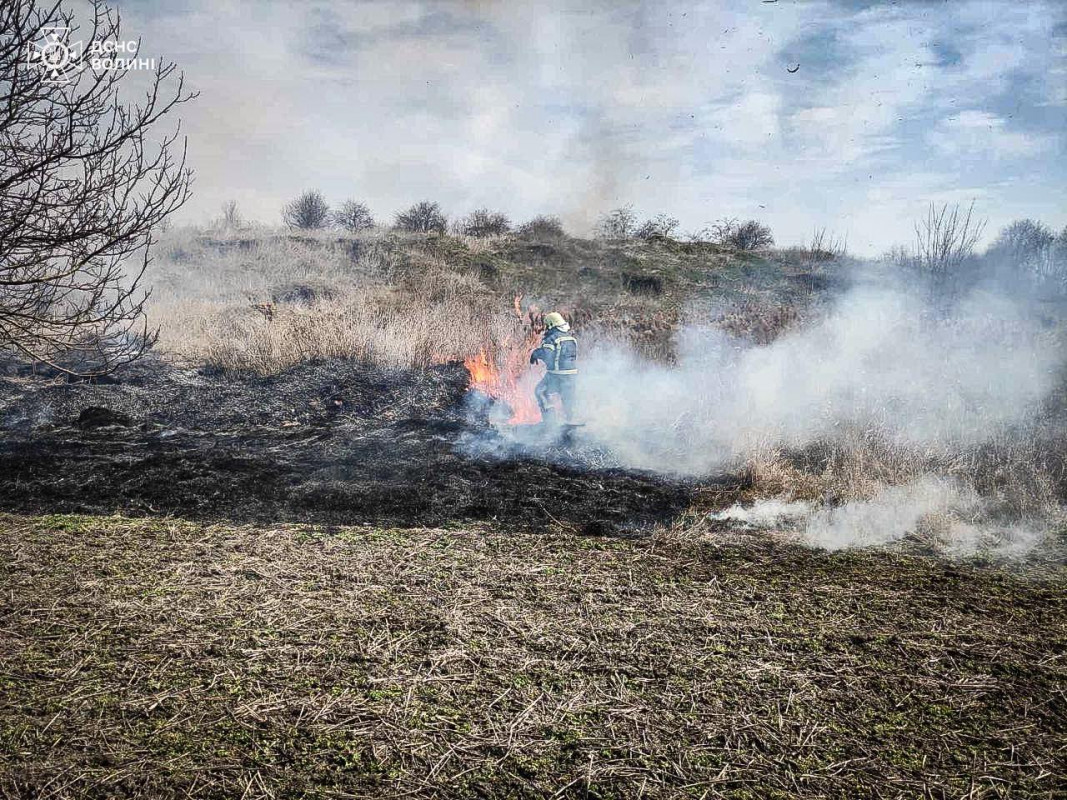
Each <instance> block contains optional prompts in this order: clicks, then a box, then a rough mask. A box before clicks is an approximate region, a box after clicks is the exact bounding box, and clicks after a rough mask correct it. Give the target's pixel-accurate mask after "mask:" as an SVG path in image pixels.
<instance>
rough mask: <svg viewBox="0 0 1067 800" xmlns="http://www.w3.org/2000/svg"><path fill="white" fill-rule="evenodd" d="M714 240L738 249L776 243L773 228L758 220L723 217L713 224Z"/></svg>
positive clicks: (755, 247) (748, 248) (752, 248)
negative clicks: (742, 220)
mask: <svg viewBox="0 0 1067 800" xmlns="http://www.w3.org/2000/svg"><path fill="white" fill-rule="evenodd" d="M711 236H712V241H714V242H716V243H717V244H721V245H725V246H726V247H733V248H734V249H736V250H760V249H763V248H765V247H770V246H771V245H773V244H774V235H773V234H772V233H771V229H770V228H768V227H767V226H766V225H764V224H763V223H762V222H759V221H758V220H754V219H750V220H745V221H744V222H739V221H738V220H736V219H721V220H719V221H718V222H716V223H714V224H712V226H711Z"/></svg>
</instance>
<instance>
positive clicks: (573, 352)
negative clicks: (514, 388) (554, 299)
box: [530, 311, 578, 423]
mask: <svg viewBox="0 0 1067 800" xmlns="http://www.w3.org/2000/svg"><path fill="white" fill-rule="evenodd" d="M545 327H546V329H547V330H546V331H545V336H544V338H543V339H542V340H541V346H540V347H538V348H537V349H536V350H534V351H533V353H532V354H531V355H530V363H531V364H536V363H537V362H538V361H541V362H544V365H545V367H547V368H548V372H546V373H545V377H543V378H542V379H541V382H540V383H538V384H537V388H536V389H534V396H535V397H536V398H537V405H538V406H539V407H540V408H541V418H542V419H544V421H545V422H551V421H552V419H553V416H554V413H553V409H552V406H550V405H549V398H550V397H551V396H552V395H554V394H557V395H559V399H560V404H561V405H562V407H563V421H564V422H567V423H570V422H573V420H574V381H575V380H576V379H577V375H578V340H577V339H575V338H574V335H573V334H572V333H571V332H570V330H571V326H570V325H568V324H567V320H565V319H563V315H562V314H560V313H559V312H558V311H550V312H549V313H547V314H545Z"/></svg>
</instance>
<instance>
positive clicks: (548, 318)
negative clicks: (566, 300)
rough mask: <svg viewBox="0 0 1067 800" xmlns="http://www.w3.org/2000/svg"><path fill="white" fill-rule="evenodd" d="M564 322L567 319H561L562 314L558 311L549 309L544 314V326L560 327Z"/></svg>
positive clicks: (550, 327)
mask: <svg viewBox="0 0 1067 800" xmlns="http://www.w3.org/2000/svg"><path fill="white" fill-rule="evenodd" d="M566 324H567V320H565V319H563V315H562V314H560V313H559V312H558V311H549V312H548V313H547V314H545V327H546V328H548V329H549V330H552V329H553V328H559V327H562V326H564V325H566Z"/></svg>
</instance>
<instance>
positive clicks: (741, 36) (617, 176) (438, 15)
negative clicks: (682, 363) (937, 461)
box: [118, 0, 1067, 254]
mask: <svg viewBox="0 0 1067 800" xmlns="http://www.w3.org/2000/svg"><path fill="white" fill-rule="evenodd" d="M118 7H119V8H120V9H121V11H122V14H123V21H124V31H125V32H126V33H129V34H131V35H135V36H140V37H141V38H142V55H149V54H155V55H159V56H163V57H165V58H168V59H171V60H174V61H176V62H178V63H179V65H180V66H181V67H182V68H183V69H184V71H185V73H186V75H187V78H188V80H189V81H190V83H191V84H192V85H193V86H194V87H195V88H196V89H198V90H199V91H200V98H199V99H198V101H196V103H195V104H192V105H190V106H187V107H186V109H185V111H184V122H183V125H184V127H185V131H186V133H187V134H188V136H189V151H190V158H191V161H192V164H193V166H194V168H195V169H196V171H197V178H196V197H195V199H194V200H193V201H192V202H191V203H190V205H189V206H188V207H187V208H186V209H185V210H184V211H183V214H184V216H185V217H186V218H187V219H189V220H191V221H204V220H207V219H208V218H209V217H211V216H214V215H217V213H218V210H219V207H220V205H221V204H222V203H223V202H224V201H226V200H228V199H231V198H232V199H236V200H237V201H238V203H239V204H240V207H241V208H242V210H243V211H244V212H245V214H246V215H247V216H249V217H253V218H258V219H260V220H263V221H265V222H277V221H279V219H280V209H281V206H282V204H283V203H284V201H285V200H286V199H288V198H290V197H292V196H293V195H295V194H297V193H298V192H300V191H301V190H303V189H306V188H311V187H315V188H319V189H321V190H322V191H323V192H324V193H325V194H326V196H327V198H328V199H330V200H331V201H340V200H343V199H345V198H349V197H353V198H357V199H362V200H364V201H366V202H367V203H368V204H369V205H370V206H371V208H372V209H373V210H374V211H375V212H376V214H377V215H378V216H380V217H384V218H389V217H391V215H392V214H393V213H394V212H395V211H396V210H398V209H399V208H401V207H402V206H404V205H406V204H410V203H411V202H412V201H415V200H419V199H423V198H430V199H435V200H439V201H440V202H441V203H442V205H443V206H444V208H445V210H446V211H448V212H450V213H453V214H456V213H462V212H465V211H468V210H470V209H471V208H474V207H478V206H488V207H491V208H494V209H501V210H504V211H506V212H508V213H509V214H510V215H511V216H512V217H513V218H516V219H522V218H525V217H529V216H531V215H533V214H536V213H555V214H559V215H561V216H562V217H563V218H564V220H565V222H567V223H568V225H569V226H570V227H571V228H572V229H573V230H575V231H582V230H587V229H588V227H589V225H590V224H591V223H592V222H593V221H594V220H595V218H596V217H597V216H598V215H599V214H600V213H601V212H603V211H604V210H605V209H609V208H612V207H615V206H618V205H622V204H627V203H632V204H633V205H634V207H635V209H637V210H638V211H639V212H640V213H643V214H653V213H657V212H668V213H670V214H672V215H673V216H676V217H678V218H679V219H680V220H681V221H682V228H683V229H684V230H687V231H695V230H698V229H700V228H701V227H703V226H705V225H707V224H708V223H710V222H712V221H714V220H715V219H717V218H720V217H723V216H731V217H758V218H760V219H763V220H765V221H766V222H768V223H770V224H771V226H772V227H773V228H774V231H775V233H776V235H777V238H778V240H779V242H780V243H784V244H790V243H798V242H801V241H802V240H804V239H805V238H806V237H808V236H809V235H810V233H811V231H812V229H813V228H814V227H822V226H827V227H828V228H830V229H832V230H834V231H836V232H837V233H839V234H847V236H848V241H849V245H850V248H851V249H852V250H853V251H855V252H859V253H863V254H877V253H879V252H881V251H882V250H884V249H885V248H887V247H888V246H890V245H891V244H893V243H895V242H902V241H905V240H907V239H908V238H909V237H910V231H911V225H912V220H913V219H914V218H915V217H917V216H918V215H920V214H921V213H922V211H923V209H924V207H925V205H926V204H927V203H929V202H945V201H947V202H955V201H964V202H970V200H971V199H974V200H975V201H976V209H977V210H978V211H979V213H980V214H981V215H982V216H984V217H987V218H988V219H989V223H990V230H991V231H995V230H996V228H998V227H999V226H1000V225H1002V224H1003V223H1005V222H1007V221H1009V220H1010V219H1013V218H1016V217H1020V216H1032V217H1037V218H1039V219H1043V220H1045V221H1046V222H1047V223H1049V224H1050V225H1052V226H1054V227H1056V228H1057V229H1059V228H1062V227H1063V226H1064V225H1065V224H1067V158H1065V156H1067V146H1065V142H1067V3H1064V2H1061V0H1050V2H1025V3H1024V2H1018V1H1017V0H1004V1H1003V2H997V0H974V1H973V2H969V1H968V0H952V1H951V2H904V1H903V0H901V1H899V2H889V1H888V0H887V1H886V2H874V1H873V0H867V1H864V0H851V1H849V2H844V1H842V0H836V1H833V2H831V1H828V0H822V1H818V0H813V1H812V2H806V1H805V0H777V2H762V1H761V0H721V1H717V2H704V3H695V2H685V3H682V2H677V3H675V2H663V0H655V1H653V0H646V1H645V2H627V0H610V2H609V1H605V2H601V1H600V0H584V1H580V0H537V2H532V1H531V0H466V1H465V2H463V1H460V0H456V1H455V2H451V1H447V0H438V1H436V2H406V0H384V1H383V2H377V1H367V2H359V1H358V0H347V1H344V2H342V0H334V1H328V0H327V1H323V2H304V3H301V2H277V3H275V2H270V1H266V2H250V1H247V0H121V2H119V3H118ZM798 67H799V68H798ZM790 70H795V72H790Z"/></svg>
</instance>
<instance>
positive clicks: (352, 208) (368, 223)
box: [333, 200, 374, 233]
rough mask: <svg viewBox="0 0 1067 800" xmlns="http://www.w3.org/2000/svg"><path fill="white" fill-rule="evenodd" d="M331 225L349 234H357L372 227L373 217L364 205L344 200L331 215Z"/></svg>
mask: <svg viewBox="0 0 1067 800" xmlns="http://www.w3.org/2000/svg"><path fill="white" fill-rule="evenodd" d="M333 223H334V224H335V225H336V226H337V227H339V228H343V229H344V230H346V231H348V232H349V233H359V232H360V231H365V230H367V229H368V228H373V227H374V217H373V216H372V215H371V213H370V209H369V208H367V206H366V204H364V203H357V202H356V201H355V200H346V201H345V202H343V203H342V204H341V207H340V208H339V209H337V210H336V211H335V212H334V213H333Z"/></svg>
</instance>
